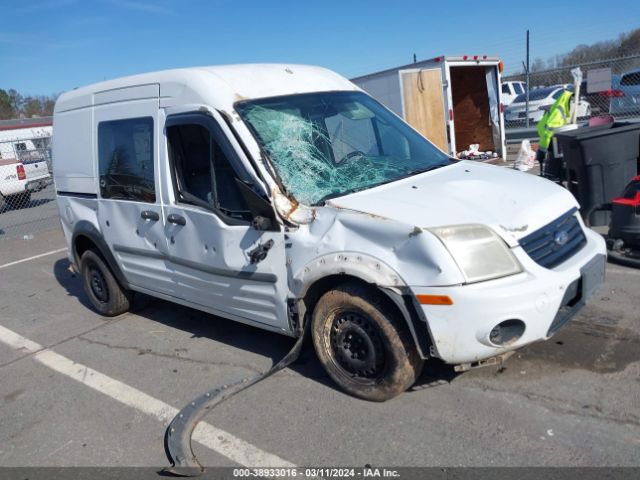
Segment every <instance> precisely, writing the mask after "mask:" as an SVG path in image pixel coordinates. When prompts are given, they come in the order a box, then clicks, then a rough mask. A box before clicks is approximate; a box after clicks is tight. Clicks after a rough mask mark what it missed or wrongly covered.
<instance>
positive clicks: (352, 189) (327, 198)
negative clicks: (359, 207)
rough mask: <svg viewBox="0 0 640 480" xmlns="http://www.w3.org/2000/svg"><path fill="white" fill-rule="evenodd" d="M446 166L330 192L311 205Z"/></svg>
mask: <svg viewBox="0 0 640 480" xmlns="http://www.w3.org/2000/svg"><path fill="white" fill-rule="evenodd" d="M447 165H450V164H449V163H440V164H438V165H431V166H429V167H424V168H416V169H414V170H409V171H408V172H407V173H406V174H405V175H402V176H400V177H395V178H390V179H389V180H385V181H384V182H380V183H374V184H373V185H362V186H359V187H354V188H349V189H347V190H344V191H341V192H332V193H329V194H327V195H325V196H324V197H322V198H321V199H320V200H318V201H317V202H315V203H314V204H313V205H314V206H322V205H324V204H325V202H326V201H327V200H330V199H332V198H336V197H343V196H345V195H349V194H350V193H355V192H359V191H360V190H368V189H370V188H375V187H379V186H380V185H386V184H387V183H392V182H395V181H398V180H402V179H403V178H408V177H413V176H414V175H418V174H420V173H425V172H429V171H431V170H435V169H437V168H440V167H445V166H447Z"/></svg>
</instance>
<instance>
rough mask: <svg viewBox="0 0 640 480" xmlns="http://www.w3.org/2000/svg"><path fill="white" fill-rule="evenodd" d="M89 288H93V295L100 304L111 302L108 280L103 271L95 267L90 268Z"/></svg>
mask: <svg viewBox="0 0 640 480" xmlns="http://www.w3.org/2000/svg"><path fill="white" fill-rule="evenodd" d="M89 287H90V288H91V293H93V295H94V296H95V297H96V299H97V300H98V301H99V302H101V303H107V302H108V301H109V287H108V286H107V280H106V279H105V278H104V275H103V274H102V271H100V269H99V268H98V267H96V266H95V265H91V266H90V267H89Z"/></svg>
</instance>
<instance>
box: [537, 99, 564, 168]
mask: <svg viewBox="0 0 640 480" xmlns="http://www.w3.org/2000/svg"><path fill="white" fill-rule="evenodd" d="M571 97H573V92H571V91H569V90H564V91H563V92H562V93H561V94H560V96H559V97H558V99H557V100H556V101H555V102H554V103H553V105H551V108H550V109H549V110H547V111H546V112H545V114H544V115H543V116H542V118H541V119H540V121H539V122H538V125H537V127H536V129H537V130H538V136H539V137H540V141H539V142H538V151H537V153H536V160H538V162H540V169H541V170H542V164H543V162H544V159H545V158H546V156H547V150H549V145H550V144H551V139H552V138H553V132H554V130H555V129H556V128H558V127H562V126H564V125H566V124H567V122H568V121H569V115H570V113H571Z"/></svg>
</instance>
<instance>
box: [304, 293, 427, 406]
mask: <svg viewBox="0 0 640 480" xmlns="http://www.w3.org/2000/svg"><path fill="white" fill-rule="evenodd" d="M384 300H385V299H384V298H383V297H381V295H380V294H379V293H378V294H377V295H376V294H375V292H374V291H373V289H371V288H368V287H366V286H361V285H356V284H345V285H341V286H338V287H337V288H336V289H334V290H330V291H329V292H327V293H325V294H324V295H323V296H322V297H321V298H320V300H319V301H318V303H317V305H316V307H315V309H314V311H313V316H312V319H311V322H312V323H311V328H312V335H313V344H314V347H315V350H316V353H317V355H318V358H319V359H320V362H321V363H322V365H323V366H324V368H325V370H326V371H327V373H328V374H329V376H330V377H331V378H332V379H333V380H334V381H335V382H336V383H337V384H338V385H339V386H340V387H341V388H342V389H343V390H344V391H346V392H347V393H349V394H351V395H353V396H356V397H359V398H363V399H365V400H372V401H377V402H383V401H385V400H389V399H391V398H393V397H395V396H396V395H399V394H400V393H402V392H404V391H405V390H406V389H407V388H409V387H410V386H411V385H413V383H414V382H415V381H416V379H417V378H418V376H419V375H420V372H421V370H422V365H423V360H422V359H421V358H420V356H419V354H418V352H417V350H416V348H415V345H414V344H413V341H412V339H411V335H410V334H409V332H408V331H407V329H406V328H405V326H404V324H403V323H402V319H400V318H398V314H397V312H396V311H395V309H393V308H391V307H390V305H389V303H388V302H385V301H384Z"/></svg>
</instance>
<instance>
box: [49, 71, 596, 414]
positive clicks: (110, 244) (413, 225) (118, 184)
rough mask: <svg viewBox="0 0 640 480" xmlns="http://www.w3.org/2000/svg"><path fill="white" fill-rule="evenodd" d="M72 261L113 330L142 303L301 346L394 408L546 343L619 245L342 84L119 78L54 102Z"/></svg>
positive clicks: (549, 191) (357, 390)
mask: <svg viewBox="0 0 640 480" xmlns="http://www.w3.org/2000/svg"><path fill="white" fill-rule="evenodd" d="M54 134H55V142H54V146H53V157H54V161H53V166H54V178H55V185H56V190H57V195H58V206H59V211H60V217H61V220H62V225H63V229H64V233H65V236H66V240H67V244H68V248H69V259H70V260H71V261H72V262H73V264H74V265H75V266H76V268H78V270H79V271H80V272H81V277H82V280H83V283H84V287H85V290H86V293H87V295H88V297H89V299H90V301H91V303H92V304H93V305H94V307H95V308H96V310H97V311H98V312H100V313H101V314H102V315H105V316H113V315H118V314H121V313H123V312H125V311H127V309H128V308H129V306H130V303H131V298H132V292H143V293H146V294H148V295H152V296H155V297H159V298H163V299H165V300H169V301H172V302H176V303H179V304H182V305H187V306H189V307H193V308H197V309H200V310H203V311H206V312H210V313H212V314H215V315H219V316H221V317H225V318H228V319H231V320H236V321H239V322H244V323H248V324H251V325H254V326H257V327H260V328H264V329H267V330H271V331H274V332H279V333H282V334H285V335H290V336H299V335H301V334H302V332H303V328H304V327H305V326H306V325H308V324H310V328H311V333H312V335H313V343H314V345H315V349H316V351H317V354H318V357H319V358H320V360H321V362H322V363H323V365H324V366H325V368H326V370H327V372H328V373H329V375H330V376H331V377H332V378H333V379H334V380H335V381H336V382H337V383H338V384H339V385H340V386H341V387H342V388H343V389H344V390H346V391H347V392H349V393H351V394H353V395H356V396H359V397H361V398H366V399H370V400H378V401H380V400H386V399H388V398H391V397H393V396H394V395H397V394H399V393H400V392H402V391H403V390H405V389H406V388H408V387H409V386H411V385H412V383H413V382H414V381H415V379H416V378H417V376H418V375H419V374H420V371H421V369H422V366H423V362H424V360H426V359H428V358H429V357H438V358H441V359H442V360H444V361H445V362H447V363H450V364H454V365H458V366H459V368H462V369H464V368H469V367H471V366H475V365H479V364H482V363H484V362H485V361H486V360H487V359H492V358H496V357H497V356H501V355H505V354H506V353H507V352H510V351H512V350H515V349H517V348H520V347H522V346H523V345H526V344H529V343H531V342H534V341H538V340H544V339H547V338H549V337H550V336H551V335H552V334H553V333H554V332H556V331H557V330H558V329H559V328H560V327H561V326H562V325H563V324H564V323H566V322H567V321H568V320H569V319H570V318H571V317H572V316H573V315H574V314H575V313H576V312H577V311H578V310H580V308H581V307H582V306H583V305H584V303H585V302H586V301H587V300H588V299H589V297H590V296H591V295H593V293H594V292H595V290H597V289H598V287H599V286H600V285H601V283H602V281H603V275H604V265H605V251H606V250H605V243H604V241H603V239H602V238H601V237H600V236H599V235H597V234H596V233H594V232H592V231H591V230H589V229H587V228H585V226H584V224H583V222H582V220H581V219H580V217H579V216H578V215H577V213H576V212H577V204H576V201H575V200H574V198H573V197H572V196H571V194H570V193H568V192H567V191H566V190H564V189H562V188H560V187H558V186H557V185H555V184H554V183H552V182H549V181H547V180H544V179H541V178H539V177H535V176H530V175H528V174H524V173H521V172H517V171H514V170H508V169H504V168H501V167H495V166H491V165H486V164H480V163H476V162H467V161H456V160H454V159H452V158H450V157H449V156H447V155H446V154H444V153H443V152H442V151H440V150H439V149H438V148H436V147H435V146H434V145H433V144H432V143H430V142H429V141H427V140H426V139H425V138H424V137H422V136H421V135H419V134H418V133H417V132H416V131H415V130H413V129H412V128H411V127H409V126H408V125H407V124H406V123H404V121H402V120H401V119H400V118H398V117H397V116H396V115H394V114H393V113H391V112H390V111H389V110H387V109H386V108H385V107H383V106H382V105H380V104H379V103H378V102H377V101H375V100H374V99H373V98H371V97H370V96H368V95H367V94H365V93H364V92H363V91H361V90H360V89H359V88H358V87H356V86H355V85H354V84H352V83H351V82H349V81H348V80H346V79H344V78H343V77H341V76H339V75H337V74H335V73H333V72H330V71H328V70H325V69H323V68H318V67H310V66H300V65H236V66H221V67H205V68H190V69H181V70H171V71H164V72H158V73H149V74H144V75H138V76H132V77H127V78H121V79H118V80H113V81H108V82H103V83H99V84H96V85H92V86H89V87H84V88H79V89H77V90H73V91H71V92H68V93H65V94H63V95H62V96H61V97H60V98H59V100H58V101H57V103H56V106H55V115H54Z"/></svg>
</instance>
